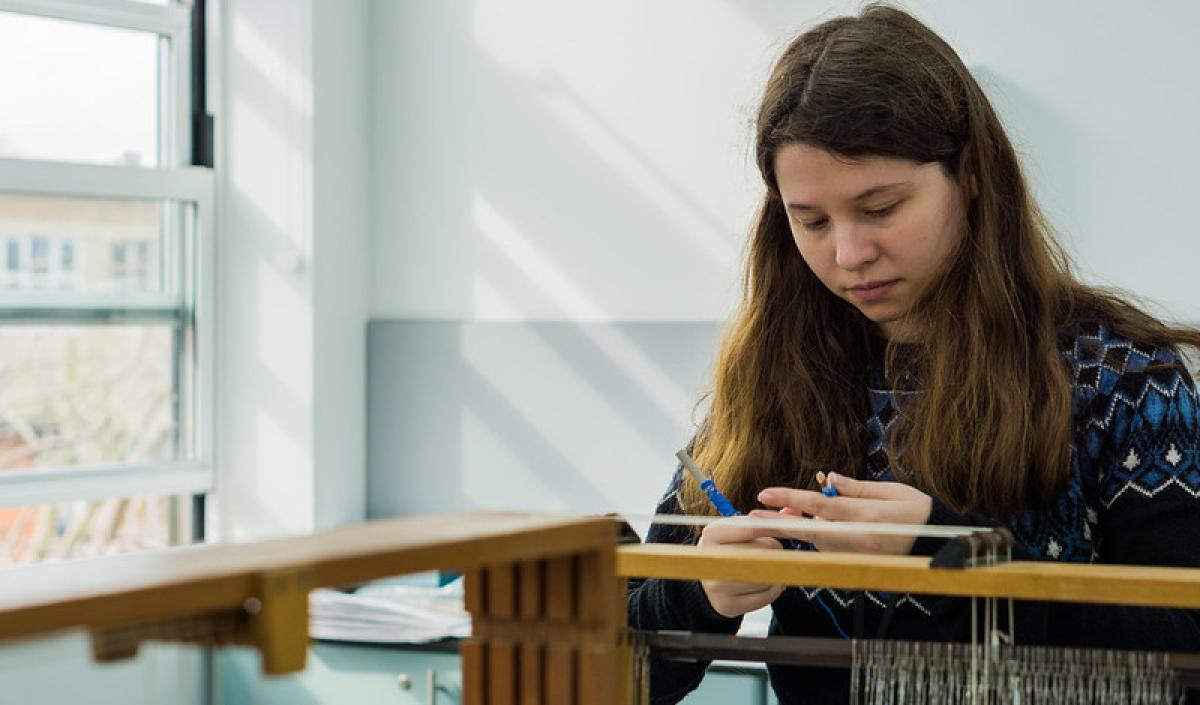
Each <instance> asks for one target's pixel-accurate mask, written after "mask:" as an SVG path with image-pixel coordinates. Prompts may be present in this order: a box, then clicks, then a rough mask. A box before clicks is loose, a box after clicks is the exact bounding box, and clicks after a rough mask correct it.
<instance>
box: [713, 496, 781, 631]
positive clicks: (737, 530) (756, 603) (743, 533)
mask: <svg viewBox="0 0 1200 705" xmlns="http://www.w3.org/2000/svg"><path fill="white" fill-rule="evenodd" d="M765 533H767V531H766V530H764V529H752V528H749V527H746V526H742V525H741V523H740V522H739V521H738V519H737V517H733V518H730V519H722V520H720V521H715V522H713V523H711V524H709V525H708V526H706V527H704V531H702V532H701V533H700V541H699V544H698V545H700V546H742V547H744V548H774V549H781V548H783V547H782V546H781V545H780V543H779V541H778V539H774V538H772V537H770V536H764V534H765ZM700 586H701V587H702V588H704V594H706V595H707V596H708V601H709V603H711V604H712V606H713V609H715V610H716V611H717V612H718V613H720V614H722V615H724V616H726V617H737V616H739V615H743V614H746V613H747V612H753V611H754V610H756V609H758V608H760V607H766V606H767V605H769V604H771V603H772V602H774V601H775V598H777V597H779V595H780V594H781V593H782V592H783V586H782V585H758V584H755V583H736V582H728V581H723V580H701V581H700Z"/></svg>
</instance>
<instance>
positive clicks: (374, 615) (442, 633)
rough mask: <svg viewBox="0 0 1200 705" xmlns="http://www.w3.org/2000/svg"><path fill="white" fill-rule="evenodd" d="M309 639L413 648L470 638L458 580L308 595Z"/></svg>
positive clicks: (315, 591)
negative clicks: (434, 583) (440, 584)
mask: <svg viewBox="0 0 1200 705" xmlns="http://www.w3.org/2000/svg"><path fill="white" fill-rule="evenodd" d="M308 613H309V623H308V633H309V636H311V637H312V638H314V639H326V640H331V641H358V642H372V643H388V644H400V643H404V644H418V643H425V642H430V641H438V640H440V639H447V638H455V637H456V638H463V637H467V636H470V634H471V615H470V613H468V612H467V611H466V609H465V608H464V607H463V593H462V579H461V578H460V579H458V580H455V581H454V582H452V583H450V584H448V585H446V586H444V587H434V586H422V585H396V584H380V585H364V586H362V587H360V588H359V589H358V590H356V591H355V592H353V593H346V592H339V591H337V590H327V589H324V588H318V589H316V590H313V591H312V592H311V593H309V596H308Z"/></svg>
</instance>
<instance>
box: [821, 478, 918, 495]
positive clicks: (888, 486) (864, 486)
mask: <svg viewBox="0 0 1200 705" xmlns="http://www.w3.org/2000/svg"><path fill="white" fill-rule="evenodd" d="M828 480H829V483H830V484H832V485H833V486H834V488H835V489H836V490H837V491H838V494H839V495H841V496H842V497H854V498H857V499H903V498H905V496H906V492H907V491H909V490H911V488H910V487H909V486H908V485H904V484H901V483H899V482H877V481H874V480H855V479H854V478H851V477H846V476H845V475H839V474H838V473H836V472H831V473H829V477H828Z"/></svg>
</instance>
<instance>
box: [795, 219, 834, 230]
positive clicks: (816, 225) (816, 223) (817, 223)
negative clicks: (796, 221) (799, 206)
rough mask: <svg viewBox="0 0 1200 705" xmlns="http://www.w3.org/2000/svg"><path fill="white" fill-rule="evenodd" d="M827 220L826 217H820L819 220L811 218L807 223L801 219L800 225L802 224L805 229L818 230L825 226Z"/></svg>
mask: <svg viewBox="0 0 1200 705" xmlns="http://www.w3.org/2000/svg"><path fill="white" fill-rule="evenodd" d="M828 222H829V219H828V218H821V219H819V220H811V221H809V222H807V223H806V222H804V221H801V222H800V225H802V226H804V229H805V230H820V229H821V228H823V227H825V224H826V223H828Z"/></svg>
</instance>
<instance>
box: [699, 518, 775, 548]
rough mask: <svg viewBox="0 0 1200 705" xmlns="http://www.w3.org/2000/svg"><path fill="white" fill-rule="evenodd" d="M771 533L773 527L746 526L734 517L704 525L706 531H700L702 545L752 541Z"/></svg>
mask: <svg viewBox="0 0 1200 705" xmlns="http://www.w3.org/2000/svg"><path fill="white" fill-rule="evenodd" d="M771 533H772V532H771V529H762V528H756V527H752V526H745V525H744V524H742V523H741V522H739V521H737V520H734V519H730V520H723V521H718V522H714V523H712V524H709V525H708V526H706V527H704V531H701V532H700V545H702V546H713V545H724V544H731V543H733V544H736V543H750V542H753V541H754V540H755V539H757V538H760V537H762V536H770V535H771Z"/></svg>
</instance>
